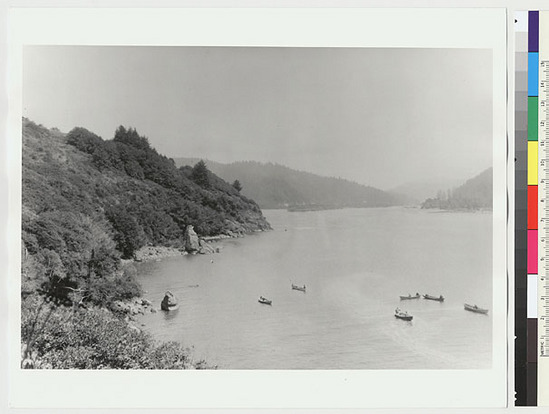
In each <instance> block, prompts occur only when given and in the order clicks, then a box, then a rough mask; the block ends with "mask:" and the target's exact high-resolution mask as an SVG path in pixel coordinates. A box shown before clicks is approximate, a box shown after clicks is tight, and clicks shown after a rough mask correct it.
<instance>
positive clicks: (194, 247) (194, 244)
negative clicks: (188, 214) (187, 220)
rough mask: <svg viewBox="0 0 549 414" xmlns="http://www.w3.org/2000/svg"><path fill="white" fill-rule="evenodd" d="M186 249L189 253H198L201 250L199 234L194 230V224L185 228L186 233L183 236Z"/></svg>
mask: <svg viewBox="0 0 549 414" xmlns="http://www.w3.org/2000/svg"><path fill="white" fill-rule="evenodd" d="M183 239H184V243H185V244H184V246H185V251H186V252H188V253H196V252H197V251H199V250H200V241H199V239H198V234H196V232H195V231H194V228H193V226H192V225H190V224H189V225H188V226H187V227H186V228H185V234H184V236H183Z"/></svg>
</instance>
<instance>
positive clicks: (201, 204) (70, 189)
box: [22, 120, 270, 301]
mask: <svg viewBox="0 0 549 414" xmlns="http://www.w3.org/2000/svg"><path fill="white" fill-rule="evenodd" d="M22 179H23V183H22V185H23V187H22V189H23V197H22V198H23V199H22V227H23V228H22V238H23V243H24V248H25V252H26V254H27V256H30V257H31V258H32V259H33V260H32V262H33V266H35V267H36V266H38V267H40V271H37V272H34V273H35V274H38V275H40V277H43V276H44V275H47V277H46V278H45V279H43V280H40V281H29V282H30V283H31V285H32V284H33V283H34V284H36V283H37V284H38V286H39V289H41V290H42V291H47V292H48V294H49V295H51V296H53V297H57V298H60V299H62V300H64V301H66V300H69V301H70V299H69V295H68V292H69V291H70V290H73V289H81V288H82V289H86V290H93V289H91V287H90V284H93V283H105V284H106V285H105V286H107V285H109V286H110V287H111V288H112V287H113V286H112V285H111V284H110V283H107V280H109V278H111V279H112V281H113V283H114V280H115V279H116V277H115V276H116V275H117V274H118V270H119V268H120V257H122V258H131V257H132V256H133V254H134V252H135V251H136V250H137V249H139V248H140V247H142V246H146V245H168V246H175V247H180V246H182V245H183V236H184V232H185V229H186V227H187V225H193V226H194V229H195V230H196V232H197V233H198V235H200V236H211V235H217V234H234V233H246V232H252V231H259V230H266V229H269V228H270V226H269V224H268V223H267V221H266V220H265V218H264V217H263V215H262V213H261V210H260V209H259V207H258V206H257V204H256V203H255V202H254V201H252V200H250V199H248V198H246V197H244V196H243V195H241V194H240V193H239V192H238V191H237V190H236V189H235V188H233V187H232V186H231V185H230V184H228V183H226V182H225V181H223V180H222V179H220V178H219V177H217V176H216V175H215V174H212V173H211V172H210V171H208V170H207V169H202V170H200V169H199V168H196V167H195V168H190V167H189V168H181V169H178V168H177V167H176V166H175V165H174V163H173V161H172V160H170V159H168V158H166V157H164V156H162V155H160V154H158V153H157V152H156V151H155V150H154V149H153V148H151V147H150V145H149V143H148V140H147V139H146V138H144V137H141V136H139V134H137V132H136V131H135V130H132V129H129V130H126V129H125V128H123V127H120V128H119V129H118V130H117V131H116V135H115V137H114V139H112V140H109V141H104V140H103V139H101V138H100V137H98V136H96V135H95V134H93V133H91V132H89V131H87V130H85V129H83V128H75V129H73V130H72V131H71V132H69V133H68V134H62V133H60V132H58V131H55V130H48V129H46V128H43V127H41V126H38V125H36V124H34V123H33V122H31V121H29V120H24V121H23V170H22ZM31 273H33V272H29V274H31ZM94 276H97V277H96V278H94ZM113 278H114V279H113ZM130 282H131V281H130ZM131 283H133V282H131ZM131 283H130V284H131ZM35 287H36V286H35ZM44 289H45V290H44ZM30 290H33V287H32V286H30ZM115 290H116V289H114V291H115ZM130 290H134V291H136V289H133V288H132V289H130ZM96 293H97V292H96ZM103 293H105V292H103ZM115 296H116V294H115ZM130 296H131V295H130ZM89 299H90V300H95V299H97V300H98V301H102V299H100V298H95V299H94V298H92V297H91V296H90V298H89Z"/></svg>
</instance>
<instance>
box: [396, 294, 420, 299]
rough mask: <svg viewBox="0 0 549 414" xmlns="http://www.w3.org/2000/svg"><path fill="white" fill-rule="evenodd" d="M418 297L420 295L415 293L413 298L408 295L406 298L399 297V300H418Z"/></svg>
mask: <svg viewBox="0 0 549 414" xmlns="http://www.w3.org/2000/svg"><path fill="white" fill-rule="evenodd" d="M420 297H421V295H420V294H419V293H416V294H415V295H414V296H412V295H410V294H409V293H408V296H401V297H400V300H407V299H419V298H420Z"/></svg>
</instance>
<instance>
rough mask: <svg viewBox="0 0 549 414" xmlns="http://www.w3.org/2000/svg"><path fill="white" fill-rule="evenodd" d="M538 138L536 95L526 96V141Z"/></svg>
mask: <svg viewBox="0 0 549 414" xmlns="http://www.w3.org/2000/svg"><path fill="white" fill-rule="evenodd" d="M537 140H538V97H537V96H529V97H528V141H537Z"/></svg>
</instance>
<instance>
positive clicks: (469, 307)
mask: <svg viewBox="0 0 549 414" xmlns="http://www.w3.org/2000/svg"><path fill="white" fill-rule="evenodd" d="M463 307H464V308H465V310H468V311H471V312H476V313H482V314H484V315H486V314H487V313H488V309H482V308H479V307H478V306H477V305H469V304H468V303H465V304H464V305H463Z"/></svg>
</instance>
